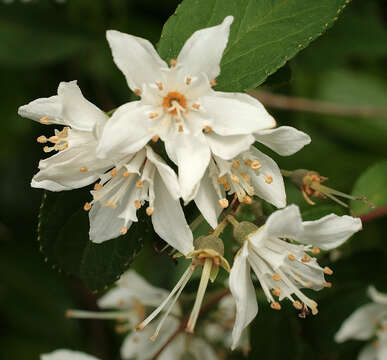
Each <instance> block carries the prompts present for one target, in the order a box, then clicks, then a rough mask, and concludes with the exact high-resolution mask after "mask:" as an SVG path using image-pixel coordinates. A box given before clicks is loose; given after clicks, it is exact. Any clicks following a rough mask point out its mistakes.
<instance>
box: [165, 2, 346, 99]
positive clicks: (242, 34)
mask: <svg viewBox="0 0 387 360" xmlns="http://www.w3.org/2000/svg"><path fill="white" fill-rule="evenodd" d="M347 2H348V1H346V0H320V1H319V2H318V3H311V2H310V1H308V0H276V1H266V0H251V1H247V0H246V1H240V2H236V1H222V2H220V1H216V0H210V1H209V0H199V1H198V0H184V1H183V2H182V3H181V4H180V5H179V7H178V8H177V10H176V12H175V14H174V15H173V16H172V17H171V18H170V19H169V20H168V22H167V23H166V24H165V26H164V29H163V32H162V34H161V39H160V43H159V51H160V54H161V56H162V57H163V58H164V59H171V58H176V57H177V55H178V53H179V51H180V49H181V48H182V46H183V44H184V42H185V41H186V40H187V39H188V37H189V36H190V35H191V34H192V33H193V32H194V31H196V30H198V29H201V28H205V27H208V26H213V25H217V24H219V23H220V22H221V21H222V20H223V19H224V18H225V17H226V16H227V15H233V16H234V23H233V24H232V26H231V34H230V39H229V43H228V46H227V48H226V50H225V53H224V56H223V59H222V63H221V67H222V72H221V74H220V76H219V78H218V79H217V82H218V84H219V89H221V90H227V91H243V90H246V89H251V88H255V87H257V86H258V85H260V84H261V83H262V82H263V81H264V80H265V79H266V78H267V76H268V75H270V74H272V73H274V72H275V71H276V70H278V68H280V67H281V66H283V65H284V64H285V63H286V62H287V61H288V60H290V59H291V58H292V57H293V56H295V55H296V54H297V53H298V52H299V51H300V50H301V49H303V48H305V47H307V46H308V45H309V43H310V42H311V41H312V40H314V39H316V38H317V37H319V36H320V35H321V34H322V33H323V32H324V31H325V30H326V29H327V28H329V27H330V26H331V25H332V23H333V22H334V21H335V20H336V19H337V17H338V15H339V14H340V13H341V11H342V10H343V8H344V7H345V6H346V4H347ZM289 29H291V31H290V30H289ZM203 56H205V54H203Z"/></svg>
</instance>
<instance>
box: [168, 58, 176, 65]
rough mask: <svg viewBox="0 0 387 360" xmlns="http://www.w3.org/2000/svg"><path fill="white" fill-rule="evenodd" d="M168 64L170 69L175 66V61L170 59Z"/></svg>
mask: <svg viewBox="0 0 387 360" xmlns="http://www.w3.org/2000/svg"><path fill="white" fill-rule="evenodd" d="M169 63H170V64H171V67H175V66H176V65H177V60H176V59H171V60H169Z"/></svg>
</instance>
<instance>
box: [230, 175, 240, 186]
mask: <svg viewBox="0 0 387 360" xmlns="http://www.w3.org/2000/svg"><path fill="white" fill-rule="evenodd" d="M230 178H231V181H232V182H233V183H234V184H239V177H238V176H237V175H231V176H230Z"/></svg>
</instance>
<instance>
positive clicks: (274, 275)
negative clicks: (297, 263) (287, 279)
mask: <svg viewBox="0 0 387 360" xmlns="http://www.w3.org/2000/svg"><path fill="white" fill-rule="evenodd" d="M272 278H273V280H274V281H280V280H281V276H279V274H277V273H274V274H273V276H272Z"/></svg>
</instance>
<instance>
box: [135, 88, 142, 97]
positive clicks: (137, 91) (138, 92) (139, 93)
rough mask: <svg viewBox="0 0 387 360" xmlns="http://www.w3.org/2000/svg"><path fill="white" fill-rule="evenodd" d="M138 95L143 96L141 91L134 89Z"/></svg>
mask: <svg viewBox="0 0 387 360" xmlns="http://www.w3.org/2000/svg"><path fill="white" fill-rule="evenodd" d="M133 92H134V93H135V94H136V95H139V96H140V95H141V94H142V91H141V90H140V89H134V91H133Z"/></svg>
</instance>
